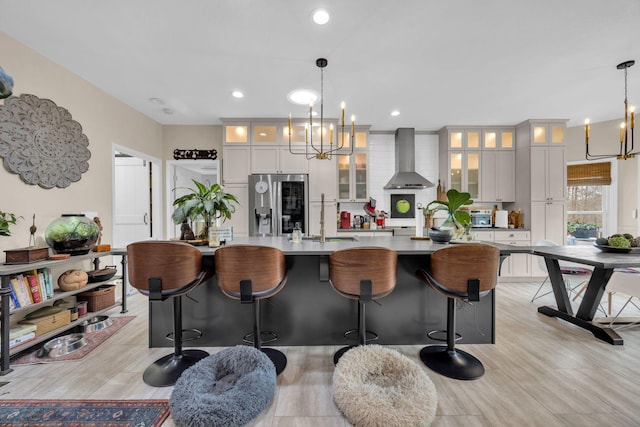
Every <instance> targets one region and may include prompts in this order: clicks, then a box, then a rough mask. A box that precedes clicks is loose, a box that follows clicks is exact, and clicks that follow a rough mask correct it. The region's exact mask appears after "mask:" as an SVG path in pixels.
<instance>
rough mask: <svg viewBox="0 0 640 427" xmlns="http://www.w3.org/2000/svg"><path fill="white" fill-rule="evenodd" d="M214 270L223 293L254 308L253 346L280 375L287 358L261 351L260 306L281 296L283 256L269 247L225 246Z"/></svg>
mask: <svg viewBox="0 0 640 427" xmlns="http://www.w3.org/2000/svg"><path fill="white" fill-rule="evenodd" d="M215 266H216V280H217V282H218V286H220V289H221V290H222V293H223V294H225V295H226V296H228V297H229V298H233V299H236V300H240V302H241V303H243V304H253V307H254V312H253V334H252V335H253V346H254V347H255V348H257V349H258V350H261V351H262V352H264V353H265V354H266V355H267V356H268V357H269V359H271V361H272V362H273V364H274V366H275V367H276V374H280V373H281V372H282V371H283V370H284V368H285V367H286V366H287V358H286V356H285V355H284V354H283V353H282V352H281V351H279V350H276V349H273V348H263V347H262V328H261V325H260V323H261V322H260V303H261V300H263V299H265V298H270V297H273V296H274V295H276V294H277V293H278V292H280V291H281V290H282V288H283V287H284V285H285V283H286V282H287V268H286V264H285V259H284V253H283V252H282V251H281V250H280V249H277V248H272V247H268V246H258V245H231V246H224V247H221V248H219V249H217V250H216V252H215Z"/></svg>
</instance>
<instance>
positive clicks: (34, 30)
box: [0, 0, 640, 130]
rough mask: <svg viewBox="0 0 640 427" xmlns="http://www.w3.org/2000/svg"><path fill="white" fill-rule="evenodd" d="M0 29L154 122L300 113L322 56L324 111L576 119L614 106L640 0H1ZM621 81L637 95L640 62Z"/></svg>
mask: <svg viewBox="0 0 640 427" xmlns="http://www.w3.org/2000/svg"><path fill="white" fill-rule="evenodd" d="M319 7H323V8H326V9H328V11H329V12H330V14H331V16H332V19H331V21H330V22H329V23H328V24H326V25H324V26H318V25H316V24H314V23H313V22H312V20H311V13H312V11H314V10H315V9H317V8H319ZM0 29H2V31H4V32H5V33H6V34H8V35H9V36H11V37H12V38H14V39H16V40H18V41H20V42H22V43H24V44H25V45H27V46H29V47H31V48H33V49H34V50H36V51H37V52H39V53H40V54H42V55H43V56H45V57H47V58H49V59H51V60H52V61H54V62H56V63H57V64H59V65H61V66H62V67H64V68H66V69H68V70H70V71H71V72H73V73H75V74H77V75H79V76H81V77H82V78H84V79H86V80H88V81H89V82H91V83H93V84H94V85H95V86H97V87H99V88H101V89H102V90H104V91H105V92H107V93H109V94H111V95H113V96H114V97H115V98H117V99H119V100H121V101H122V102H124V103H126V104H128V105H130V106H131V107H133V108H134V109H136V110H138V111H140V112H142V113H144V114H146V115H147V116H149V117H151V118H153V119H154V120H156V121H158V122H160V123H162V124H219V123H220V121H219V119H220V118H221V117H225V118H232V117H280V118H285V117H287V116H288V114H289V113H292V114H293V116H294V117H300V118H302V117H304V116H305V114H306V107H303V106H296V105H293V104H291V103H289V102H288V100H287V98H286V95H287V94H288V93H289V92H290V91H292V90H294V89H297V88H308V89H313V90H315V91H317V92H319V91H320V70H319V69H318V68H317V67H316V65H315V60H316V58H319V57H324V58H327V60H328V61H329V65H328V66H327V67H326V68H325V71H324V98H325V100H324V110H325V116H326V117H335V118H337V117H338V114H339V106H340V102H341V101H345V102H346V105H347V107H346V109H347V117H350V116H351V114H354V115H355V116H356V122H357V123H360V124H368V125H371V126H372V129H374V130H392V129H396V128H398V127H415V128H416V129H418V130H437V129H439V128H440V127H442V126H444V125H480V124H485V125H489V124H491V125H513V124H516V123H519V122H521V121H523V120H526V119H530V118H537V119H549V118H563V119H569V120H570V122H569V125H570V126H577V125H580V124H582V122H583V120H584V119H585V118H586V117H589V118H590V119H591V121H592V122H599V121H605V120H611V119H618V118H620V117H622V115H623V99H624V72H623V71H620V70H617V69H616V65H617V64H618V63H621V62H623V61H626V60H629V59H635V60H636V61H640V1H638V0H606V1H605V0H563V1H558V0H535V1H532V0H528V1H523V0H487V1H478V0H403V1H390V0H349V1H345V0H314V1H306V0H297V1H294V0H270V1H264V0H262V1H260V0H218V1H213V0H188V1H183V2H177V1H170V0H112V1H108V2H106V1H97V0H56V1H50V0H22V1H15V0H13V1H12V0H0ZM0 66H2V55H1V52H0ZM5 71H7V72H8V73H9V74H12V73H11V70H7V69H5ZM14 78H15V80H16V92H17V93H19V88H20V81H19V80H20V76H19V75H17V76H16V75H14ZM628 79H629V83H628V87H629V100H630V102H631V103H633V101H635V102H637V103H638V105H640V63H639V64H637V65H636V66H635V67H633V68H630V69H629V75H628ZM51 84H56V82H54V81H52V82H51ZM234 90H241V91H242V92H243V93H244V95H245V96H244V98H242V99H236V98H233V97H232V96H231V92H232V91H234ZM150 98H159V99H161V100H162V101H163V102H164V103H163V104H157V103H153V102H151V101H150ZM315 108H316V109H317V108H318V105H316V106H315ZM165 109H169V110H171V111H172V112H173V114H166V113H165V112H164V110H165ZM392 110H399V111H400V115H399V116H397V117H391V116H390V115H389V113H390V112H391V111H392ZM347 120H348V118H347Z"/></svg>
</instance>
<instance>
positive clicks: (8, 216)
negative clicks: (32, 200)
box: [0, 211, 22, 236]
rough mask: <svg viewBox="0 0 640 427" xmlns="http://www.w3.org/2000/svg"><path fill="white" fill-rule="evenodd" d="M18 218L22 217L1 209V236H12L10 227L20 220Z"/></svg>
mask: <svg viewBox="0 0 640 427" xmlns="http://www.w3.org/2000/svg"><path fill="white" fill-rule="evenodd" d="M18 218H22V217H19V216H16V215H15V214H12V213H8V212H2V211H0V236H11V231H10V230H9V227H10V226H12V225H15V224H16V222H17V221H18Z"/></svg>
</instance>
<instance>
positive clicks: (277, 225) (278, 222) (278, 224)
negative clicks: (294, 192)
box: [273, 176, 282, 236]
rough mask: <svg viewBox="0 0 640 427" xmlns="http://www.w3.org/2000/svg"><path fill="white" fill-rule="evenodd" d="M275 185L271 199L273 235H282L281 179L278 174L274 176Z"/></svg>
mask: <svg viewBox="0 0 640 427" xmlns="http://www.w3.org/2000/svg"><path fill="white" fill-rule="evenodd" d="M275 185H276V191H275V197H274V201H273V206H274V209H275V213H274V217H275V219H274V225H273V235H274V236H282V181H281V180H280V177H279V176H276V177H275Z"/></svg>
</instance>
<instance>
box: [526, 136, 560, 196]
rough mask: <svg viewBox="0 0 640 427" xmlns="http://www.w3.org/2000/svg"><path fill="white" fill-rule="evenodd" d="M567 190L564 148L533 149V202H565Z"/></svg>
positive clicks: (542, 147)
mask: <svg viewBox="0 0 640 427" xmlns="http://www.w3.org/2000/svg"><path fill="white" fill-rule="evenodd" d="M566 188H567V166H566V162H565V148H564V146H558V147H553V146H541V147H531V200H533V201H541V200H556V201H564V200H565V198H566Z"/></svg>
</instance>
